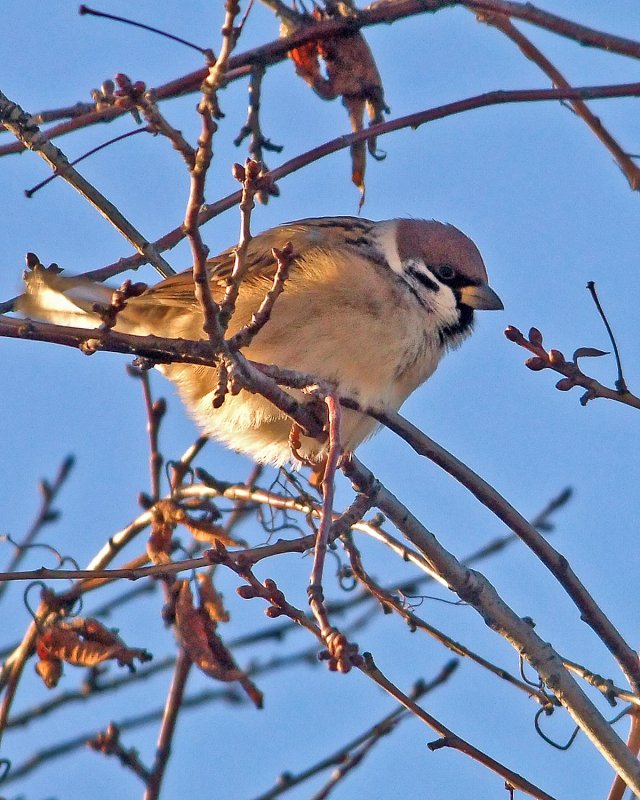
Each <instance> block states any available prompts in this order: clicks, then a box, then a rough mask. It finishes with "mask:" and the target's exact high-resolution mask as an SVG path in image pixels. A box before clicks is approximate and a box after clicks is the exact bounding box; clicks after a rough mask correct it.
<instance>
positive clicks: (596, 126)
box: [476, 13, 640, 191]
mask: <svg viewBox="0 0 640 800" xmlns="http://www.w3.org/2000/svg"><path fill="white" fill-rule="evenodd" d="M476 16H477V18H478V19H479V20H480V21H481V22H485V23H486V24H487V25H492V26H493V27H495V28H498V29H499V30H501V31H502V32H503V33H504V34H505V35H506V36H508V37H509V38H510V39H511V41H513V42H515V44H516V45H517V46H518V47H519V48H520V51H521V52H522V53H523V54H524V55H525V56H526V57H527V58H528V59H530V60H531V61H533V62H534V63H535V64H537V66H538V67H540V69H541V70H542V71H543V72H544V73H545V74H546V75H548V76H549V78H551V80H552V81H553V84H554V86H557V87H558V88H560V89H570V88H571V85H570V84H569V82H568V81H567V79H566V78H565V77H564V76H563V75H562V73H561V72H560V71H559V70H558V69H557V68H556V67H555V66H554V65H553V64H552V63H551V61H549V59H548V58H547V57H546V56H545V55H544V54H543V53H542V52H541V51H540V50H539V49H538V48H537V47H536V46H535V45H534V44H533V42H532V41H531V40H530V39H528V38H527V37H526V36H525V35H524V34H523V33H522V32H521V31H519V30H518V28H516V27H515V25H514V24H513V23H512V22H511V20H510V19H509V18H508V17H504V16H502V15H500V14H485V13H477V14H476ZM569 105H570V106H571V108H572V109H573V110H574V111H575V113H576V114H577V115H578V116H579V117H580V118H581V119H582V120H584V122H585V123H586V124H587V125H588V126H589V128H590V129H591V130H592V131H593V133H594V134H595V135H596V136H597V137H598V139H599V140H600V141H601V142H602V144H603V145H604V146H605V147H606V148H607V150H608V151H609V152H610V153H611V155H612V156H613V157H614V159H615V160H616V162H617V164H618V166H619V167H620V169H621V170H622V172H623V173H624V174H625V176H626V178H627V180H628V181H629V186H630V187H631V189H632V190H633V191H637V190H638V189H640V168H639V167H637V166H636V165H635V164H634V163H633V160H632V159H631V157H630V156H629V155H628V153H626V152H625V151H624V150H623V149H622V147H621V146H620V145H619V144H618V142H617V141H616V140H615V139H614V138H613V136H612V135H611V134H610V133H609V131H608V130H607V129H606V128H605V127H604V125H603V124H602V122H601V121H600V119H599V118H598V117H597V116H596V115H595V114H594V113H593V112H592V111H591V110H590V109H589V107H588V106H587V104H586V103H584V102H582V100H570V101H569Z"/></svg>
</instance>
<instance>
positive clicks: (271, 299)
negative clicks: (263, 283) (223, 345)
mask: <svg viewBox="0 0 640 800" xmlns="http://www.w3.org/2000/svg"><path fill="white" fill-rule="evenodd" d="M272 253H273V257H274V258H275V260H276V262H277V264H278V266H277V269H276V273H275V275H274V277H273V283H272V285H271V288H270V289H269V291H268V292H267V293H266V294H265V296H264V298H263V300H262V302H261V303H260V306H259V307H258V309H257V310H256V311H255V312H254V313H253V314H252V316H251V320H250V322H248V323H247V324H246V325H243V327H242V328H240V330H239V331H238V332H237V333H236V334H234V335H233V336H232V337H231V338H230V339H229V349H230V350H241V349H242V348H243V347H247V345H249V344H251V342H252V341H253V339H254V338H255V336H256V335H257V334H258V333H259V332H260V331H261V330H262V328H264V326H265V325H266V324H267V322H268V321H269V319H270V318H271V312H272V311H273V307H274V305H275V302H276V300H277V299H278V297H279V296H280V295H281V294H282V292H283V291H284V288H285V282H286V280H287V278H288V277H289V271H290V269H291V266H292V264H293V262H294V259H295V253H294V252H293V249H292V247H291V243H290V242H288V243H287V244H286V245H285V246H284V247H283V248H282V249H281V250H279V249H278V248H276V247H274V248H273V250H272Z"/></svg>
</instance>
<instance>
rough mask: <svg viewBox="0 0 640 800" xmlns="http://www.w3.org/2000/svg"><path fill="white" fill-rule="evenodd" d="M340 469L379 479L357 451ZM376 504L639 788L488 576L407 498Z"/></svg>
mask: <svg viewBox="0 0 640 800" xmlns="http://www.w3.org/2000/svg"><path fill="white" fill-rule="evenodd" d="M342 469H343V471H344V473H345V474H346V475H347V477H349V478H350V479H351V481H352V482H353V483H354V485H355V487H356V488H357V489H358V490H359V491H361V492H363V493H366V492H367V490H368V487H370V486H371V485H372V484H373V483H374V481H376V479H375V476H374V475H373V474H372V473H371V472H370V470H368V469H367V468H366V467H365V466H364V465H363V464H361V463H360V462H359V461H358V459H357V458H355V457H354V456H352V457H351V459H350V460H349V461H347V462H346V463H345V464H344V465H343V467H342ZM376 506H377V507H378V508H379V509H380V510H381V511H382V513H383V514H385V515H386V516H387V517H389V519H390V520H391V521H392V522H393V523H394V525H395V526H396V527H397V528H398V530H400V531H402V533H403V534H404V535H405V536H406V537H407V538H408V539H409V541H411V542H412V544H413V545H414V546H415V547H417V548H418V549H419V550H420V551H422V552H423V553H424V554H425V555H426V556H427V558H428V559H429V560H430V561H432V562H433V564H434V565H435V566H436V568H437V569H438V570H439V572H440V573H441V575H442V576H443V577H444V578H445V579H446V581H447V582H448V584H449V585H450V586H451V588H452V589H453V591H455V592H456V594H457V595H458V597H460V598H461V599H462V600H464V601H466V602H468V603H469V605H471V606H473V608H475V610H476V611H477V612H478V613H479V614H480V615H481V616H482V618H483V619H484V620H485V622H486V623H487V625H489V626H490V627H491V628H492V630H494V631H496V632H497V633H499V634H500V635H501V636H503V637H504V638H505V639H506V640H507V641H508V642H509V643H510V644H511V645H513V647H514V648H516V650H517V651H518V652H519V653H521V654H522V655H523V656H524V657H525V658H526V659H527V661H528V662H529V663H530V664H531V665H532V667H533V668H534V669H535V670H536V672H537V673H538V674H539V676H540V678H541V679H542V680H543V681H544V682H545V683H546V685H547V686H548V687H549V688H550V689H551V690H552V691H553V693H554V694H555V696H556V697H557V698H558V700H559V701H560V702H561V703H562V705H563V706H564V707H565V708H566V710H567V711H568V712H569V714H570V715H571V717H572V718H573V719H574V720H575V722H576V723H577V724H578V725H579V727H580V728H581V729H582V730H583V731H584V733H586V735H587V736H588V738H589V739H590V740H591V742H592V743H593V744H594V746H595V747H596V748H597V749H598V750H599V751H600V752H601V753H602V755H603V756H604V757H605V758H606V759H607V761H608V762H609V763H610V764H611V766H612V767H613V768H614V769H615V770H616V772H617V773H618V774H619V775H621V777H622V778H623V779H624V780H625V782H626V783H627V785H629V786H631V787H633V790H634V791H635V792H636V793H638V792H640V764H639V763H638V761H637V760H636V758H635V756H634V755H633V754H632V753H630V752H629V750H628V749H627V747H626V746H625V744H624V742H623V741H622V740H621V739H620V737H619V736H618V735H617V733H616V732H615V731H614V730H613V729H612V728H611V726H610V725H609V723H608V722H607V720H606V719H605V718H604V717H603V716H602V714H601V713H600V711H599V710H598V709H597V708H596V707H595V705H594V704H593V703H592V702H591V700H590V699H589V698H588V697H587V696H586V695H585V693H584V692H583V691H582V689H581V688H580V686H579V685H578V684H577V682H576V681H575V680H574V678H573V677H572V676H571V675H570V674H569V672H568V671H567V670H566V668H565V667H564V665H563V663H562V658H561V657H560V656H559V655H558V654H557V653H556V652H555V650H554V649H553V648H552V646H551V645H550V644H549V643H548V642H545V641H544V640H543V639H541V638H540V637H539V636H538V634H537V633H536V632H535V631H534V629H533V628H532V627H531V625H529V624H528V622H526V621H525V620H524V619H522V617H520V616H519V615H518V614H516V613H515V612H514V611H513V610H512V609H511V608H510V607H509V606H508V605H507V604H506V603H505V602H504V601H503V600H502V598H501V597H500V596H499V595H498V593H497V592H496V590H495V589H494V587H493V586H492V585H491V583H490V582H489V581H488V580H487V579H486V578H485V577H484V575H482V574H481V573H479V572H476V571H475V570H470V569H467V568H465V567H464V566H463V565H462V564H460V562H459V561H458V560H457V559H456V558H455V557H454V556H453V555H452V554H451V553H449V552H448V551H447V550H445V548H444V547H442V545H441V544H440V543H439V542H438V540H437V539H436V538H435V536H434V535H433V534H432V533H431V532H430V531H428V530H427V529H426V528H425V527H424V525H422V524H421V523H420V522H419V520H418V519H417V518H416V517H415V516H414V515H413V514H412V513H411V512H410V511H409V509H408V508H407V507H406V506H405V505H404V504H403V503H401V502H400V501H399V500H398V499H397V498H396V497H395V496H394V495H393V494H392V493H391V492H389V490H388V489H385V488H384V487H382V486H380V485H378V489H377V497H376ZM383 688H386V687H384V686H383ZM401 702H404V701H402V700H401ZM428 724H430V723H428ZM443 735H445V736H446V734H443ZM513 785H515V784H513Z"/></svg>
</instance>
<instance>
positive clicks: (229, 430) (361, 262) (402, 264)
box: [17, 217, 503, 466]
mask: <svg viewBox="0 0 640 800" xmlns="http://www.w3.org/2000/svg"><path fill="white" fill-rule="evenodd" d="M287 242H291V244H292V247H293V262H292V265H291V269H290V273H289V277H288V279H287V281H286V284H285V288H284V292H283V293H282V294H281V295H280V297H279V298H278V299H277V301H276V302H275V305H274V307H273V310H272V313H271V318H270V319H269V320H268V322H267V323H266V324H265V325H264V327H263V328H262V329H261V330H260V331H259V332H258V334H257V335H256V336H255V338H254V339H253V340H252V341H251V343H250V344H249V345H248V346H247V347H246V348H245V349H244V350H243V353H244V355H245V356H246V357H247V358H248V359H250V360H252V361H257V362H261V363H263V364H273V365H276V366H278V367H282V368H286V369H290V370H297V371H300V372H303V373H306V374H311V375H314V376H316V377H317V378H318V379H320V380H323V381H327V382H329V383H331V384H333V385H334V386H335V387H336V391H337V393H338V395H339V396H342V397H349V398H351V399H353V400H355V401H357V403H358V404H359V405H360V406H361V407H372V408H377V409H382V410H393V411H397V410H398V409H399V408H400V406H401V405H402V403H403V402H404V401H405V400H406V398H407V397H408V396H409V395H410V394H411V393H412V392H413V391H414V390H415V389H416V388H417V387H418V386H420V385H421V384H422V383H424V381H426V380H427V378H429V377H430V375H432V373H433V372H434V370H435V369H436V367H437V366H438V363H439V361H440V359H441V358H442V356H443V355H444V354H445V353H446V352H447V351H448V350H450V349H453V348H455V347H457V346H459V345H460V344H461V343H462V341H464V339H465V338H466V337H467V336H469V334H470V333H471V331H472V327H473V322H474V311H476V310H480V309H488V310H492V309H493V310H499V309H502V308H503V305H502V302H501V301H500V298H499V297H498V295H497V294H496V293H495V292H494V291H493V289H491V288H490V287H489V285H488V278H487V272H486V269H485V266H484V262H483V260H482V256H481V255H480V252H479V251H478V248H477V247H476V245H475V244H474V243H473V242H472V241H471V239H469V238H468V237H467V236H465V234H464V233H462V232H461V231H460V230H458V229H457V228H455V227H454V226H453V225H448V224H444V223H442V222H437V221H435V220H422V219H391V220H385V221H381V222H372V221H369V220H366V219H361V218H359V217H319V218H313V219H303V220H300V221H297V222H289V223H287V224H284V225H280V226H278V227H276V228H272V229H271V230H267V231H265V232H263V233H260V234H258V235H257V236H255V237H254V238H253V239H251V241H250V243H249V247H248V251H247V264H248V270H247V273H246V275H245V277H244V279H243V281H242V284H241V286H240V292H239V296H238V300H237V304H236V309H235V313H234V316H233V318H232V320H231V323H230V325H229V330H228V333H229V335H233V334H234V333H236V332H237V331H238V330H240V329H241V328H242V326H243V325H245V324H247V323H248V322H249V321H250V320H251V316H252V314H253V313H254V312H255V311H256V310H257V308H258V307H259V305H260V303H261V302H262V300H263V298H264V296H265V294H266V292H267V291H268V290H269V289H270V287H271V285H272V281H273V278H274V274H275V270H276V261H275V258H274V256H273V254H272V249H273V248H279V249H282V248H283V247H284V245H285V244H286V243H287ZM234 253H235V250H234V248H229V249H228V250H225V251H224V252H223V253H221V254H220V255H219V256H216V257H215V258H212V259H210V260H209V262H208V270H209V274H210V285H211V291H212V294H213V297H214V299H215V300H217V301H220V300H221V299H222V297H223V295H224V291H225V287H226V285H227V282H228V279H229V276H230V274H231V269H232V267H233V262H234ZM25 282H26V291H25V294H24V295H23V296H22V297H21V298H20V300H19V302H18V304H17V305H18V310H19V311H21V312H22V313H23V314H25V315H27V316H29V317H31V318H34V319H39V320H45V321H50V322H55V323H57V324H62V325H64V324H66V325H74V326H77V327H84V328H95V327H98V326H99V325H100V323H101V319H100V317H99V316H98V315H97V314H96V313H95V311H94V310H93V308H94V304H98V305H102V306H108V305H109V303H110V302H111V296H112V291H113V290H112V289H111V288H109V287H107V286H104V285H102V284H97V283H94V282H92V281H90V280H87V279H86V278H74V277H65V276H63V275H59V274H55V273H54V272H53V271H47V270H44V269H42V268H36V269H35V270H33V271H31V272H28V273H26V274H25ZM202 325H203V315H202V311H201V309H200V306H199V304H198V302H197V301H196V299H195V297H194V282H193V272H192V270H187V271H186V272H182V273H180V274H177V275H173V276H171V277H170V278H167V279H166V280H163V281H162V282H160V283H158V284H157V285H155V286H153V287H151V288H149V289H147V290H146V291H145V292H144V293H143V294H141V295H140V296H138V297H134V298H132V299H130V300H129V301H128V303H127V305H126V307H125V308H124V309H123V310H122V311H121V312H120V313H119V314H118V316H117V321H116V326H115V330H117V331H122V332H126V333H132V334H136V335H138V336H145V335H151V334H152V335H155V336H162V337H168V338H184V339H206V338H207V337H206V334H205V333H204V332H203V330H202ZM157 368H158V369H159V370H160V372H162V373H163V374H164V375H165V376H166V377H167V378H169V380H171V381H173V382H174V383H175V385H176V386H177V389H178V392H179V394H180V396H181V398H182V400H183V402H184V404H185V405H186V407H187V409H188V410H189V411H190V413H191V415H192V416H193V417H194V418H195V420H196V422H197V423H198V424H199V425H200V427H201V428H202V430H203V432H204V433H205V434H207V435H209V436H213V437H215V438H216V439H218V440H220V441H222V442H223V443H224V444H226V445H227V446H229V447H230V448H232V449H234V450H236V451H240V452H242V453H245V454H248V455H250V456H252V457H253V458H254V459H255V460H257V461H258V462H262V463H271V464H274V465H278V466H279V465H283V464H285V463H293V464H294V465H298V466H299V463H298V462H297V461H296V457H294V454H293V453H292V448H291V445H290V434H291V431H292V421H291V419H289V418H288V417H287V416H286V415H285V414H284V413H283V412H281V411H280V410H279V409H277V408H276V407H275V406H273V405H272V404H271V403H270V402H269V401H268V400H266V399H265V398H263V397H262V396H260V395H258V394H252V393H250V392H248V391H246V390H244V389H243V390H241V391H240V392H239V394H237V395H231V394H229V395H227V396H226V398H225V401H224V403H223V404H222V406H221V407H220V408H214V407H213V403H212V398H213V393H214V391H215V389H216V387H217V384H218V370H217V367H216V366H215V365H214V364H212V366H210V367H209V366H198V365H193V364H177V363H175V364H162V365H158V366H157ZM287 391H289V392H290V393H291V394H293V395H295V396H296V397H297V398H298V399H300V400H302V401H303V402H305V401H308V397H307V396H306V395H303V394H302V393H300V392H298V391H297V390H293V389H287ZM377 427H378V423H377V422H376V421H375V420H374V419H372V418H371V417H369V416H367V415H366V414H363V413H360V412H357V411H353V410H347V409H345V410H344V411H343V413H342V419H341V428H340V443H341V446H342V449H343V450H344V451H347V452H350V451H353V450H355V448H356V447H357V446H358V445H359V444H361V443H362V442H363V441H364V440H365V439H367V438H368V437H370V436H371V435H372V434H373V433H374V432H375V430H376V428H377ZM327 447H328V444H327V442H326V441H325V442H320V441H317V440H316V439H311V438H308V437H304V436H303V437H302V439H301V442H300V446H299V448H298V449H297V450H296V456H297V458H302V459H303V460H308V461H311V462H316V463H319V462H322V460H323V459H324V458H325V457H326V452H327Z"/></svg>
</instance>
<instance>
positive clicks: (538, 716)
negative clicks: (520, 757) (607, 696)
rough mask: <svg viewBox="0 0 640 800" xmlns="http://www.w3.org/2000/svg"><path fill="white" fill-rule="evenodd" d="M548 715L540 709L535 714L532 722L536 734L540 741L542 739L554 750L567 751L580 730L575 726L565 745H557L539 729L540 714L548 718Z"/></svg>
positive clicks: (547, 712)
mask: <svg viewBox="0 0 640 800" xmlns="http://www.w3.org/2000/svg"><path fill="white" fill-rule="evenodd" d="M549 713H550V712H549V711H546V710H545V709H544V708H541V709H540V710H539V711H537V712H536V715H535V717H534V720H533V724H534V726H535V729H536V733H537V734H538V736H540V738H541V739H544V741H545V742H546V743H547V744H550V745H551V747H555V748H556V750H568V749H569V748H570V747H571V745H572V744H573V743H574V741H575V739H576V736H577V735H578V734H579V733H580V728H579V727H578V726H577V725H576V727H575V728H574V731H573V733H572V734H571V736H570V737H569V738H568V740H567V741H566V742H565V744H559V743H558V742H554V741H553V739H551V738H550V737H549V736H547V735H546V734H545V733H543V732H542V728H541V727H540V717H541V716H542V714H546V715H547V716H549Z"/></svg>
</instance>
